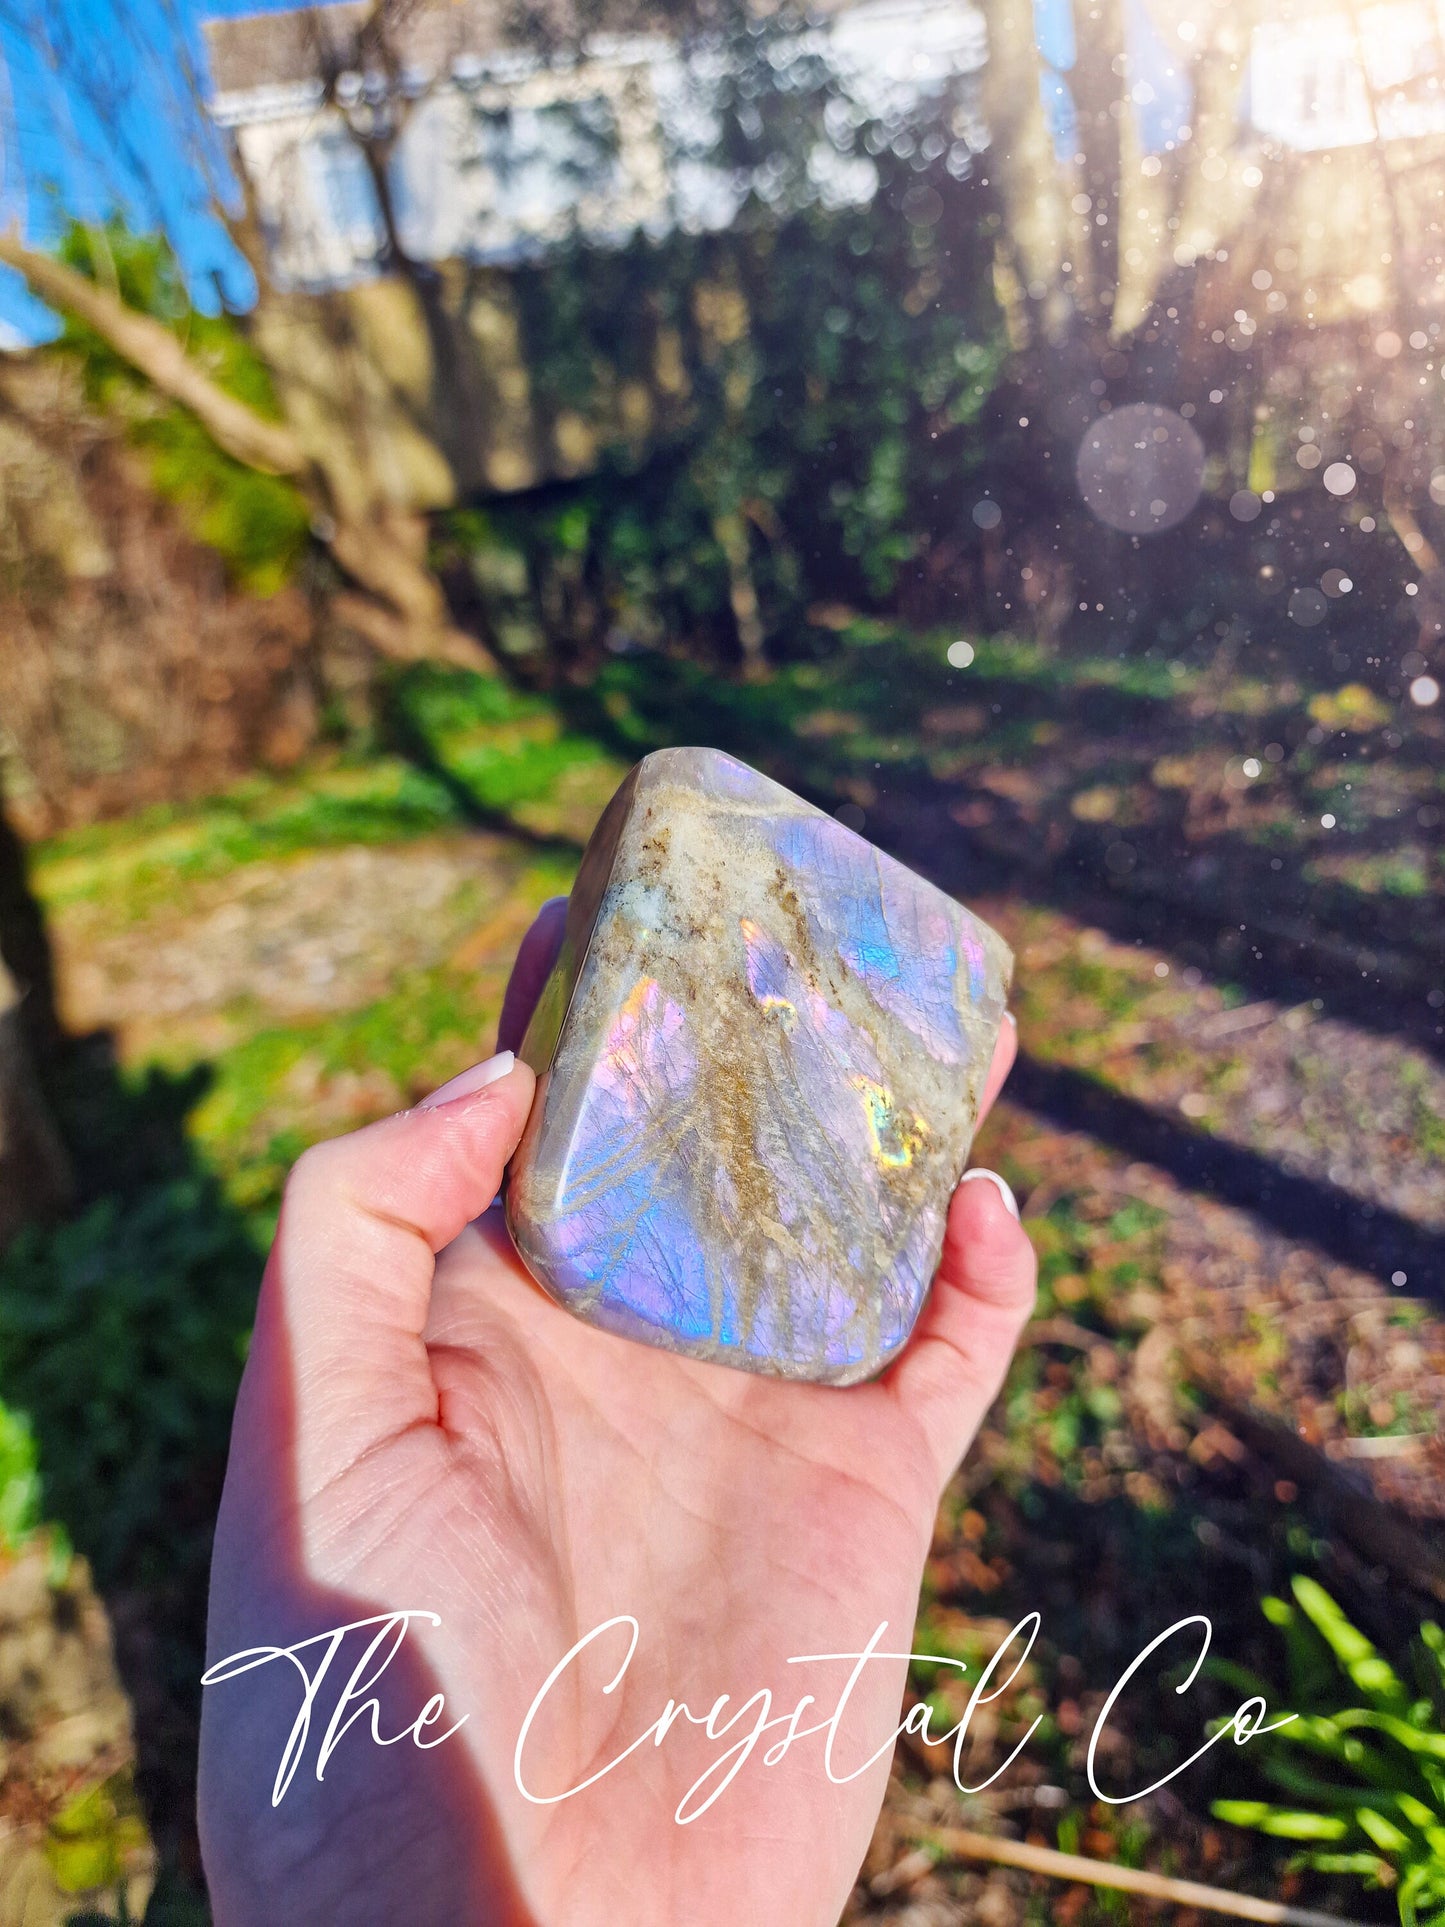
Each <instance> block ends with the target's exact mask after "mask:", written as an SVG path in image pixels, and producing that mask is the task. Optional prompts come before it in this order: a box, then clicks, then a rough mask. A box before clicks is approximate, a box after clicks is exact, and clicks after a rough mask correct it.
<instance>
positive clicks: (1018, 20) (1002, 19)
mask: <svg viewBox="0 0 1445 1927" xmlns="http://www.w3.org/2000/svg"><path fill="white" fill-rule="evenodd" d="M984 12H985V17H986V19H987V22H988V64H987V66H986V67H985V68H984V76H983V86H984V115H985V118H986V119H987V121H988V130H989V139H988V151H987V153H986V155H985V156H984V164H985V166H986V168H987V171H988V179H989V182H990V183H991V185H992V187H993V189H994V192H995V193H996V194H997V196H998V200H999V206H1000V210H1001V212H1002V215H1003V227H1002V230H1001V231H1000V233H999V236H998V244H997V248H996V251H995V270H994V272H995V281H996V283H997V286H998V294H999V301H1000V305H1001V306H1002V307H1003V310H1004V314H1005V316H1006V318H1007V320H1008V324H1009V333H1010V337H1011V339H1012V341H1013V345H1014V346H1015V347H1016V348H1025V347H1028V346H1029V345H1030V344H1031V343H1033V342H1034V341H1035V340H1039V339H1041V340H1043V341H1045V342H1056V341H1061V340H1062V339H1063V337H1064V335H1065V334H1066V333H1067V332H1068V326H1069V317H1070V306H1071V304H1070V301H1069V297H1068V294H1067V292H1066V291H1065V288H1064V274H1063V264H1064V260H1065V258H1066V257H1065V249H1066V247H1067V246H1068V237H1069V214H1068V209H1067V207H1066V206H1065V203H1064V194H1063V182H1062V179H1061V176H1060V172H1059V166H1058V161H1057V159H1056V157H1055V154H1054V143H1053V137H1052V135H1051V134H1050V132H1049V127H1048V121H1047V119H1046V118H1045V115H1044V107H1043V100H1042V98H1041V96H1040V92H1039V82H1040V72H1041V69H1040V63H1039V51H1038V44H1037V41H1036V39H1035V36H1034V7H1033V0H986V4H985V9H984Z"/></svg>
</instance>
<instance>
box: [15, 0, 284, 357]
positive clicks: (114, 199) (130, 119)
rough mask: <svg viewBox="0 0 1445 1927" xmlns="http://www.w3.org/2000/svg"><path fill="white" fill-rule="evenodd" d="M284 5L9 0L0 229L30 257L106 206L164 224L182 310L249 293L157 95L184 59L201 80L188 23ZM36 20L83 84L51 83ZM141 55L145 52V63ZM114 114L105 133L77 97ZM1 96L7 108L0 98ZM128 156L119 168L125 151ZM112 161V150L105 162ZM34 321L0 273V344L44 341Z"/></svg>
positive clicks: (195, 29) (178, 79) (227, 0)
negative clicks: (60, 44)
mask: <svg viewBox="0 0 1445 1927" xmlns="http://www.w3.org/2000/svg"><path fill="white" fill-rule="evenodd" d="M295 4H296V0H58V4H57V3H56V0H12V8H3V7H0V59H3V63H4V70H3V73H0V114H3V115H4V122H0V124H6V123H8V125H6V134H5V137H6V144H7V146H10V145H11V144H12V132H13V146H15V147H18V149H19V155H18V163H19V164H18V166H17V165H16V158H17V157H16V156H15V154H14V153H13V151H12V152H9V153H6V154H4V156H3V173H0V219H3V220H4V221H5V222H6V223H7V224H8V223H9V222H10V221H12V220H15V219H17V218H18V219H19V220H20V221H21V224H22V226H23V227H24V230H25V232H26V235H27V237H28V238H29V239H30V240H32V241H35V242H38V243H39V244H41V245H42V246H43V245H44V244H45V243H46V242H48V241H51V240H53V239H54V238H55V235H56V233H57V232H58V230H59V228H60V226H61V224H62V222H63V220H64V219H65V218H66V217H67V216H79V217H80V218H81V219H85V220H90V219H100V218H103V217H104V216H105V215H106V214H107V213H109V212H111V211H113V210H114V209H115V207H116V206H117V204H119V206H120V208H121V210H122V211H123V212H124V213H125V214H126V216H127V217H128V219H130V220H131V221H132V222H133V223H134V224H135V225H136V226H138V227H144V228H153V227H154V226H155V225H156V224H157V221H158V220H159V221H161V222H163V224H164V226H165V227H166V229H167V231H168V233H169V234H170V236H171V239H172V241H173V242H174V244H175V246H176V248H177V249H178V251H179V253H180V256H181V259H182V261H183V262H184V264H185V267H186V270H187V275H188V278H189V280H190V282H191V286H192V290H193V293H194V295H195V298H196V299H197V301H198V302H200V303H201V304H202V305H204V306H207V307H214V306H215V304H216V300H217V286H218V278H219V285H220V287H222V288H224V291H225V295H226V298H227V300H229V301H233V302H237V303H240V304H243V305H244V304H245V303H246V302H247V301H248V300H249V298H250V294H251V287H250V277H249V274H248V273H247V270H246V268H245V265H244V263H243V262H242V261H241V260H240V258H239V256H238V255H237V253H236V251H235V249H234V248H233V247H232V245H231V243H230V241H229V239H228V238H227V236H226V233H225V230H224V228H222V227H221V225H220V224H219V222H217V221H216V220H215V218H214V217H213V216H212V215H211V213H210V212H209V210H208V208H207V205H206V194H205V190H204V186H203V184H202V181H201V177H200V171H199V169H198V168H197V167H196V165H195V164H194V161H193V159H192V157H191V156H189V155H188V154H187V153H186V151H185V147H184V143H183V142H182V141H181V139H180V138H178V136H177V132H176V129H175V125H174V115H173V114H172V112H171V111H170V103H169V101H168V100H167V93H168V91H169V90H171V89H176V90H177V91H179V92H182V93H183V91H184V89H183V81H182V75H183V69H184V58H183V49H187V48H188V49H189V53H190V57H191V59H192V60H193V61H194V62H195V63H196V65H197V67H198V68H199V69H200V71H202V72H204V54H203V49H202V45H201V35H200V22H201V21H202V20H204V19H215V18H219V17H221V16H223V15H227V14H248V13H268V12H269V13H274V12H279V11H282V10H284V8H286V7H287V6H294V5H295ZM12 10H13V12H14V13H15V14H20V15H23V16H27V17H28V22H30V23H34V22H39V21H41V20H45V21H46V22H47V23H48V29H47V30H48V31H51V32H54V33H56V34H57V35H61V34H65V35H68V37H69V48H70V50H71V51H72V53H73V55H74V56H75V57H78V59H79V62H80V64H81V69H82V74H83V78H82V79H80V80H77V79H76V78H75V77H74V66H73V64H72V71H71V74H70V75H66V74H59V75H57V74H56V72H55V71H54V69H53V67H52V65H51V62H50V60H49V58H48V57H47V54H46V51H45V49H44V47H43V45H42V43H41V39H40V35H39V33H38V32H31V33H26V32H23V31H20V30H19V29H20V26H21V24H22V23H21V22H19V21H13V20H11V19H10V18H9V15H10V13H11V11H12ZM148 50H149V51H148ZM88 89H90V90H92V91H93V92H94V93H96V94H99V95H100V96H101V97H102V98H106V99H111V100H116V101H118V102H120V103H121V105H120V111H119V112H118V114H117V115H116V117H115V130H114V135H113V134H112V133H111V132H110V131H109V130H108V129H107V128H106V126H105V125H104V124H103V122H102V119H101V117H100V115H99V113H98V112H97V104H96V101H95V100H94V99H87V97H86V95H87V90H88ZM7 94H8V100H7V98H6V96H7ZM127 148H128V149H129V150H130V152H131V153H132V154H133V155H135V156H136V157H137V164H136V165H133V166H132V165H127V164H126V161H125V159H124V150H125V149H127ZM118 150H120V151H119V152H118ZM54 326H55V324H54V321H53V319H52V317H51V316H50V315H49V313H48V312H47V310H46V309H45V308H43V307H42V306H41V305H40V304H39V303H38V302H37V301H34V300H33V299H32V298H31V296H30V295H29V294H28V292H27V291H26V289H25V286H24V283H23V282H22V281H21V280H20V277H19V276H18V275H15V274H11V273H9V272H7V271H5V270H0V343H3V342H4V341H5V339H6V338H7V337H8V339H10V340H11V341H13V340H14V339H16V338H17V337H19V338H20V339H24V340H35V339H39V338H43V337H44V336H45V335H48V334H50V333H52V332H53V331H54Z"/></svg>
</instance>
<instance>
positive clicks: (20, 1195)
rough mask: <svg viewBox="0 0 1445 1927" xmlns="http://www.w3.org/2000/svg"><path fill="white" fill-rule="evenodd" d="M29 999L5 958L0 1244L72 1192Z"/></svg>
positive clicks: (0, 1022)
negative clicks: (43, 1085) (37, 1056)
mask: <svg viewBox="0 0 1445 1927" xmlns="http://www.w3.org/2000/svg"><path fill="white" fill-rule="evenodd" d="M24 1004H25V999H24V995H23V993H22V992H21V990H20V988H19V986H18V985H17V984H16V982H15V979H14V978H13V977H12V976H11V974H10V971H9V969H8V968H7V967H6V965H5V964H4V963H3V962H0V1249H3V1247H4V1246H5V1245H6V1244H8V1243H9V1241H10V1239H11V1238H12V1237H13V1236H14V1235H15V1233H16V1232H17V1231H19V1230H20V1228H21V1226H22V1225H26V1224H34V1223H36V1222H39V1221H43V1220H45V1219H47V1218H53V1217H55V1216H57V1215H58V1214H59V1213H60V1212H61V1211H63V1210H64V1208H65V1206H66V1204H67V1203H68V1202H69V1200H70V1196H71V1174H70V1160H69V1159H68V1158H67V1156H66V1154H65V1147H64V1145H63V1144H62V1143H61V1141H60V1133H59V1132H58V1131H57V1130H56V1128H55V1124H54V1121H53V1120H52V1118H51V1116H50V1112H49V1110H48V1109H47V1107H46V1103H45V1099H44V1097H43V1095H42V1093H41V1089H40V1083H39V1080H38V1078H37V1077H36V1074H35V1066H34V1064H33V1063H32V1061H31V1053H30V1037H29V1029H30V1027H29V1025H28V1024H27V1023H26V1020H25V1009H24Z"/></svg>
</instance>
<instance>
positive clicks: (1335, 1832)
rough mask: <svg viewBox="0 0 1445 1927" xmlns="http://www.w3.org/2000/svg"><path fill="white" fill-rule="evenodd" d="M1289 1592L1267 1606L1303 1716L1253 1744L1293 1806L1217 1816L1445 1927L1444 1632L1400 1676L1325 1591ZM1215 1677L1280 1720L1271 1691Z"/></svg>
mask: <svg viewBox="0 0 1445 1927" xmlns="http://www.w3.org/2000/svg"><path fill="white" fill-rule="evenodd" d="M1292 1587H1293V1591H1294V1597H1295V1604H1293V1605H1291V1604H1290V1603H1289V1602H1288V1601H1287V1600H1283V1599H1275V1598H1269V1599H1265V1600H1264V1601H1263V1602H1262V1604H1263V1610H1264V1613H1265V1616H1266V1617H1267V1618H1268V1619H1269V1620H1270V1622H1271V1624H1273V1625H1275V1626H1277V1627H1278V1628H1279V1630H1280V1632H1281V1633H1282V1634H1283V1637H1284V1645H1285V1659H1286V1664H1287V1667H1288V1677H1289V1688H1288V1691H1289V1706H1288V1708H1287V1709H1286V1710H1288V1711H1292V1712H1294V1714H1295V1715H1296V1717H1295V1718H1294V1719H1293V1720H1292V1721H1291V1722H1290V1724H1288V1725H1286V1726H1283V1727H1281V1728H1280V1730H1279V1731H1278V1732H1277V1733H1273V1734H1270V1735H1267V1736H1265V1737H1264V1738H1262V1739H1261V1740H1259V1741H1258V1742H1257V1743H1256V1744H1257V1746H1258V1747H1259V1748H1260V1749H1262V1755H1261V1757H1262V1771H1263V1772H1264V1773H1265V1775H1266V1776H1267V1778H1268V1779H1269V1780H1270V1781H1271V1782H1272V1783H1273V1784H1274V1785H1275V1786H1276V1787H1278V1788H1279V1789H1280V1790H1281V1792H1283V1793H1285V1794H1287V1795H1288V1796H1289V1804H1288V1805H1280V1804H1276V1803H1273V1802H1270V1801H1265V1800H1217V1801H1216V1802H1215V1803H1214V1807H1213V1811H1214V1814H1215V1816H1216V1818H1218V1819H1220V1820H1227V1821H1229V1822H1231V1823H1232V1824H1233V1825H1235V1826H1240V1827H1254V1828H1256V1829H1258V1831H1260V1832H1261V1833H1266V1834H1270V1835H1272V1836H1273V1837H1274V1838H1276V1839H1280V1840H1297V1841H1299V1842H1301V1843H1302V1845H1303V1851H1302V1852H1300V1853H1299V1854H1298V1855H1297V1856H1296V1862H1295V1864H1297V1865H1299V1866H1305V1867H1312V1868H1314V1869H1316V1870H1317V1871H1318V1872H1321V1873H1335V1874H1354V1875H1358V1876H1359V1877H1360V1878H1361V1879H1363V1880H1364V1881H1365V1882H1366V1883H1367V1884H1368V1885H1371V1886H1393V1887H1395V1888H1396V1890H1397V1892H1396V1897H1397V1900H1398V1903H1399V1908H1400V1919H1401V1921H1402V1922H1403V1923H1404V1927H1445V1631H1442V1629H1441V1628H1440V1627H1439V1626H1437V1625H1435V1624H1434V1622H1433V1621H1427V1622H1426V1623H1425V1624H1424V1625H1423V1626H1422V1627H1421V1628H1420V1639H1419V1644H1418V1648H1417V1650H1416V1651H1415V1652H1414V1654H1413V1655H1412V1662H1413V1670H1414V1678H1413V1680H1407V1679H1403V1678H1402V1677H1401V1676H1400V1674H1399V1673H1398V1672H1397V1671H1396V1670H1395V1668H1394V1667H1393V1666H1392V1665H1391V1664H1390V1662H1389V1661H1388V1660H1387V1659H1386V1658H1385V1657H1384V1656H1383V1655H1382V1654H1381V1653H1380V1652H1378V1651H1377V1650H1376V1648H1375V1647H1374V1646H1373V1645H1372V1644H1371V1643H1370V1641H1369V1640H1368V1639H1366V1637H1365V1635H1364V1634H1363V1633H1362V1632H1360V1631H1359V1629H1358V1628H1357V1627H1355V1626H1354V1625H1352V1624H1351V1623H1350V1621H1349V1620H1348V1619H1347V1618H1346V1616H1345V1614H1344V1613H1343V1612H1342V1611H1341V1609H1340V1607H1339V1606H1338V1605H1337V1604H1336V1602H1335V1601H1334V1600H1333V1599H1332V1598H1331V1597H1330V1595H1329V1594H1328V1593H1327V1592H1326V1591H1325V1589H1324V1588H1323V1586H1321V1585H1319V1584H1318V1583H1317V1582H1316V1581H1315V1580H1313V1579H1310V1578H1307V1577H1305V1576H1303V1575H1300V1576H1297V1577H1296V1578H1295V1579H1294V1580H1293V1582H1292ZM1215 1670H1216V1671H1217V1672H1218V1673H1219V1674H1220V1675H1221V1676H1222V1677H1226V1678H1229V1679H1231V1680H1232V1681H1233V1682H1234V1683H1236V1684H1239V1685H1241V1686H1243V1687H1245V1688H1246V1690H1248V1691H1250V1692H1254V1693H1262V1694H1263V1695H1264V1697H1265V1698H1266V1699H1267V1700H1269V1701H1270V1704H1271V1718H1272V1719H1278V1718H1280V1717H1282V1714H1281V1713H1279V1712H1276V1711H1274V1701H1273V1699H1272V1696H1271V1695H1270V1692H1269V1689H1268V1688H1267V1687H1266V1686H1265V1685H1264V1683H1263V1682H1261V1681H1259V1680H1257V1679H1255V1678H1254V1677H1253V1675H1251V1674H1248V1673H1246V1672H1244V1671H1243V1669H1241V1668H1238V1667H1233V1666H1229V1665H1227V1664H1225V1663H1221V1664H1220V1665H1219V1666H1218V1667H1216V1669H1215ZM1342 1697H1343V1698H1344V1699H1345V1702H1346V1703H1345V1704H1343V1705H1342V1704H1341V1699H1342Z"/></svg>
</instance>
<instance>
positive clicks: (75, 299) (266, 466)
mask: <svg viewBox="0 0 1445 1927" xmlns="http://www.w3.org/2000/svg"><path fill="white" fill-rule="evenodd" d="M0 262H3V263H4V264H5V265H6V266H7V267H11V268H15V269H18V271H19V272H20V273H21V274H23V275H24V276H25V279H26V280H27V281H28V282H29V284H30V287H31V289H32V291H33V292H34V293H35V294H37V295H39V297H40V299H41V300H42V301H47V302H49V303H50V305H51V306H52V307H54V308H58V309H60V310H62V311H63V312H64V313H67V314H71V315H74V317H75V318H76V320H77V321H83V322H84V323H85V324H86V326H87V327H90V328H93V329H94V330H95V332H96V333H97V334H98V335H100V336H101V338H102V339H103V340H104V341H106V342H108V343H109V344H110V346H111V347H112V348H114V350H115V351H116V353H117V354H118V355H120V356H122V357H123V358H124V359H125V360H126V361H128V362H129V363H130V365H131V366H132V367H133V368H134V369H135V370H136V371H137V373H139V374H141V375H144V376H145V378H146V380H147V381H149V382H151V383H153V384H154V386H155V387H156V388H158V389H159V390H160V392H161V393H162V394H163V395H168V396H169V397H170V399H171V400H172V401H175V402H179V403H180V404H181V406H182V407H183V408H189V409H190V411H191V413H192V414H193V415H194V416H195V417H196V418H197V420H198V421H199V422H200V423H201V425H202V426H203V427H204V428H205V429H206V431H207V433H208V434H210V435H211V436H212V437H214V439H215V441H216V442H217V444H218V445H219V446H220V447H221V448H223V449H225V451H226V453H227V454H228V455H234V456H235V458H236V460H237V461H238V462H244V463H246V465H247V466H248V467H250V468H258V469H262V470H264V471H265V472H266V473H267V474H270V475H298V474H300V473H302V471H303V470H305V469H306V467H307V465H308V464H307V456H306V451H305V449H304V448H303V447H302V445H301V441H300V439H299V437H298V436H296V435H295V434H294V433H293V432H292V431H291V429H289V428H287V427H286V426H285V425H284V424H283V423H281V422H273V421H267V419H266V418H265V416H264V415H258V414H257V413H256V411H255V410H254V409H252V408H248V407H247V406H246V404H245V402H243V401H238V400H237V399H236V397H235V396H234V395H228V394H227V393H226V391H225V389H224V388H221V387H219V386H218V385H217V383H216V382H214V381H212V379H211V378H210V376H209V375H208V374H206V372H205V371H204V369H202V368H200V367H198V366H197V364H196V363H195V362H194V361H192V360H191V358H190V356H189V355H187V354H186V352H185V350H184V348H182V346H181V344H180V343H179V342H178V341H177V340H176V338H175V336H174V335H173V334H172V333H171V331H170V329H169V328H167V327H165V326H163V325H162V323H161V322H159V321H155V320H153V319H152V318H151V316H150V315H147V314H140V313H138V312H137V311H136V310H135V309H134V308H129V307H127V306H126V305H125V303H124V302H123V301H120V300H119V299H117V297H116V296H115V295H113V294H110V293H109V292H107V290H106V289H104V288H101V287H98V286H97V285H96V283H95V282H93V281H88V280H87V279H86V278H85V276H84V275H83V274H78V273H77V272H76V271H75V269H74V268H70V267H67V266H66V265H65V263H64V262H62V261H57V260H55V259H54V258H53V257H52V256H50V255H48V254H41V253H39V252H38V251H37V250H36V249H34V248H30V247H27V246H26V245H25V243H24V242H23V241H22V240H21V239H20V237H19V235H18V234H17V233H15V232H14V231H13V230H12V231H11V232H10V233H9V234H0Z"/></svg>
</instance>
